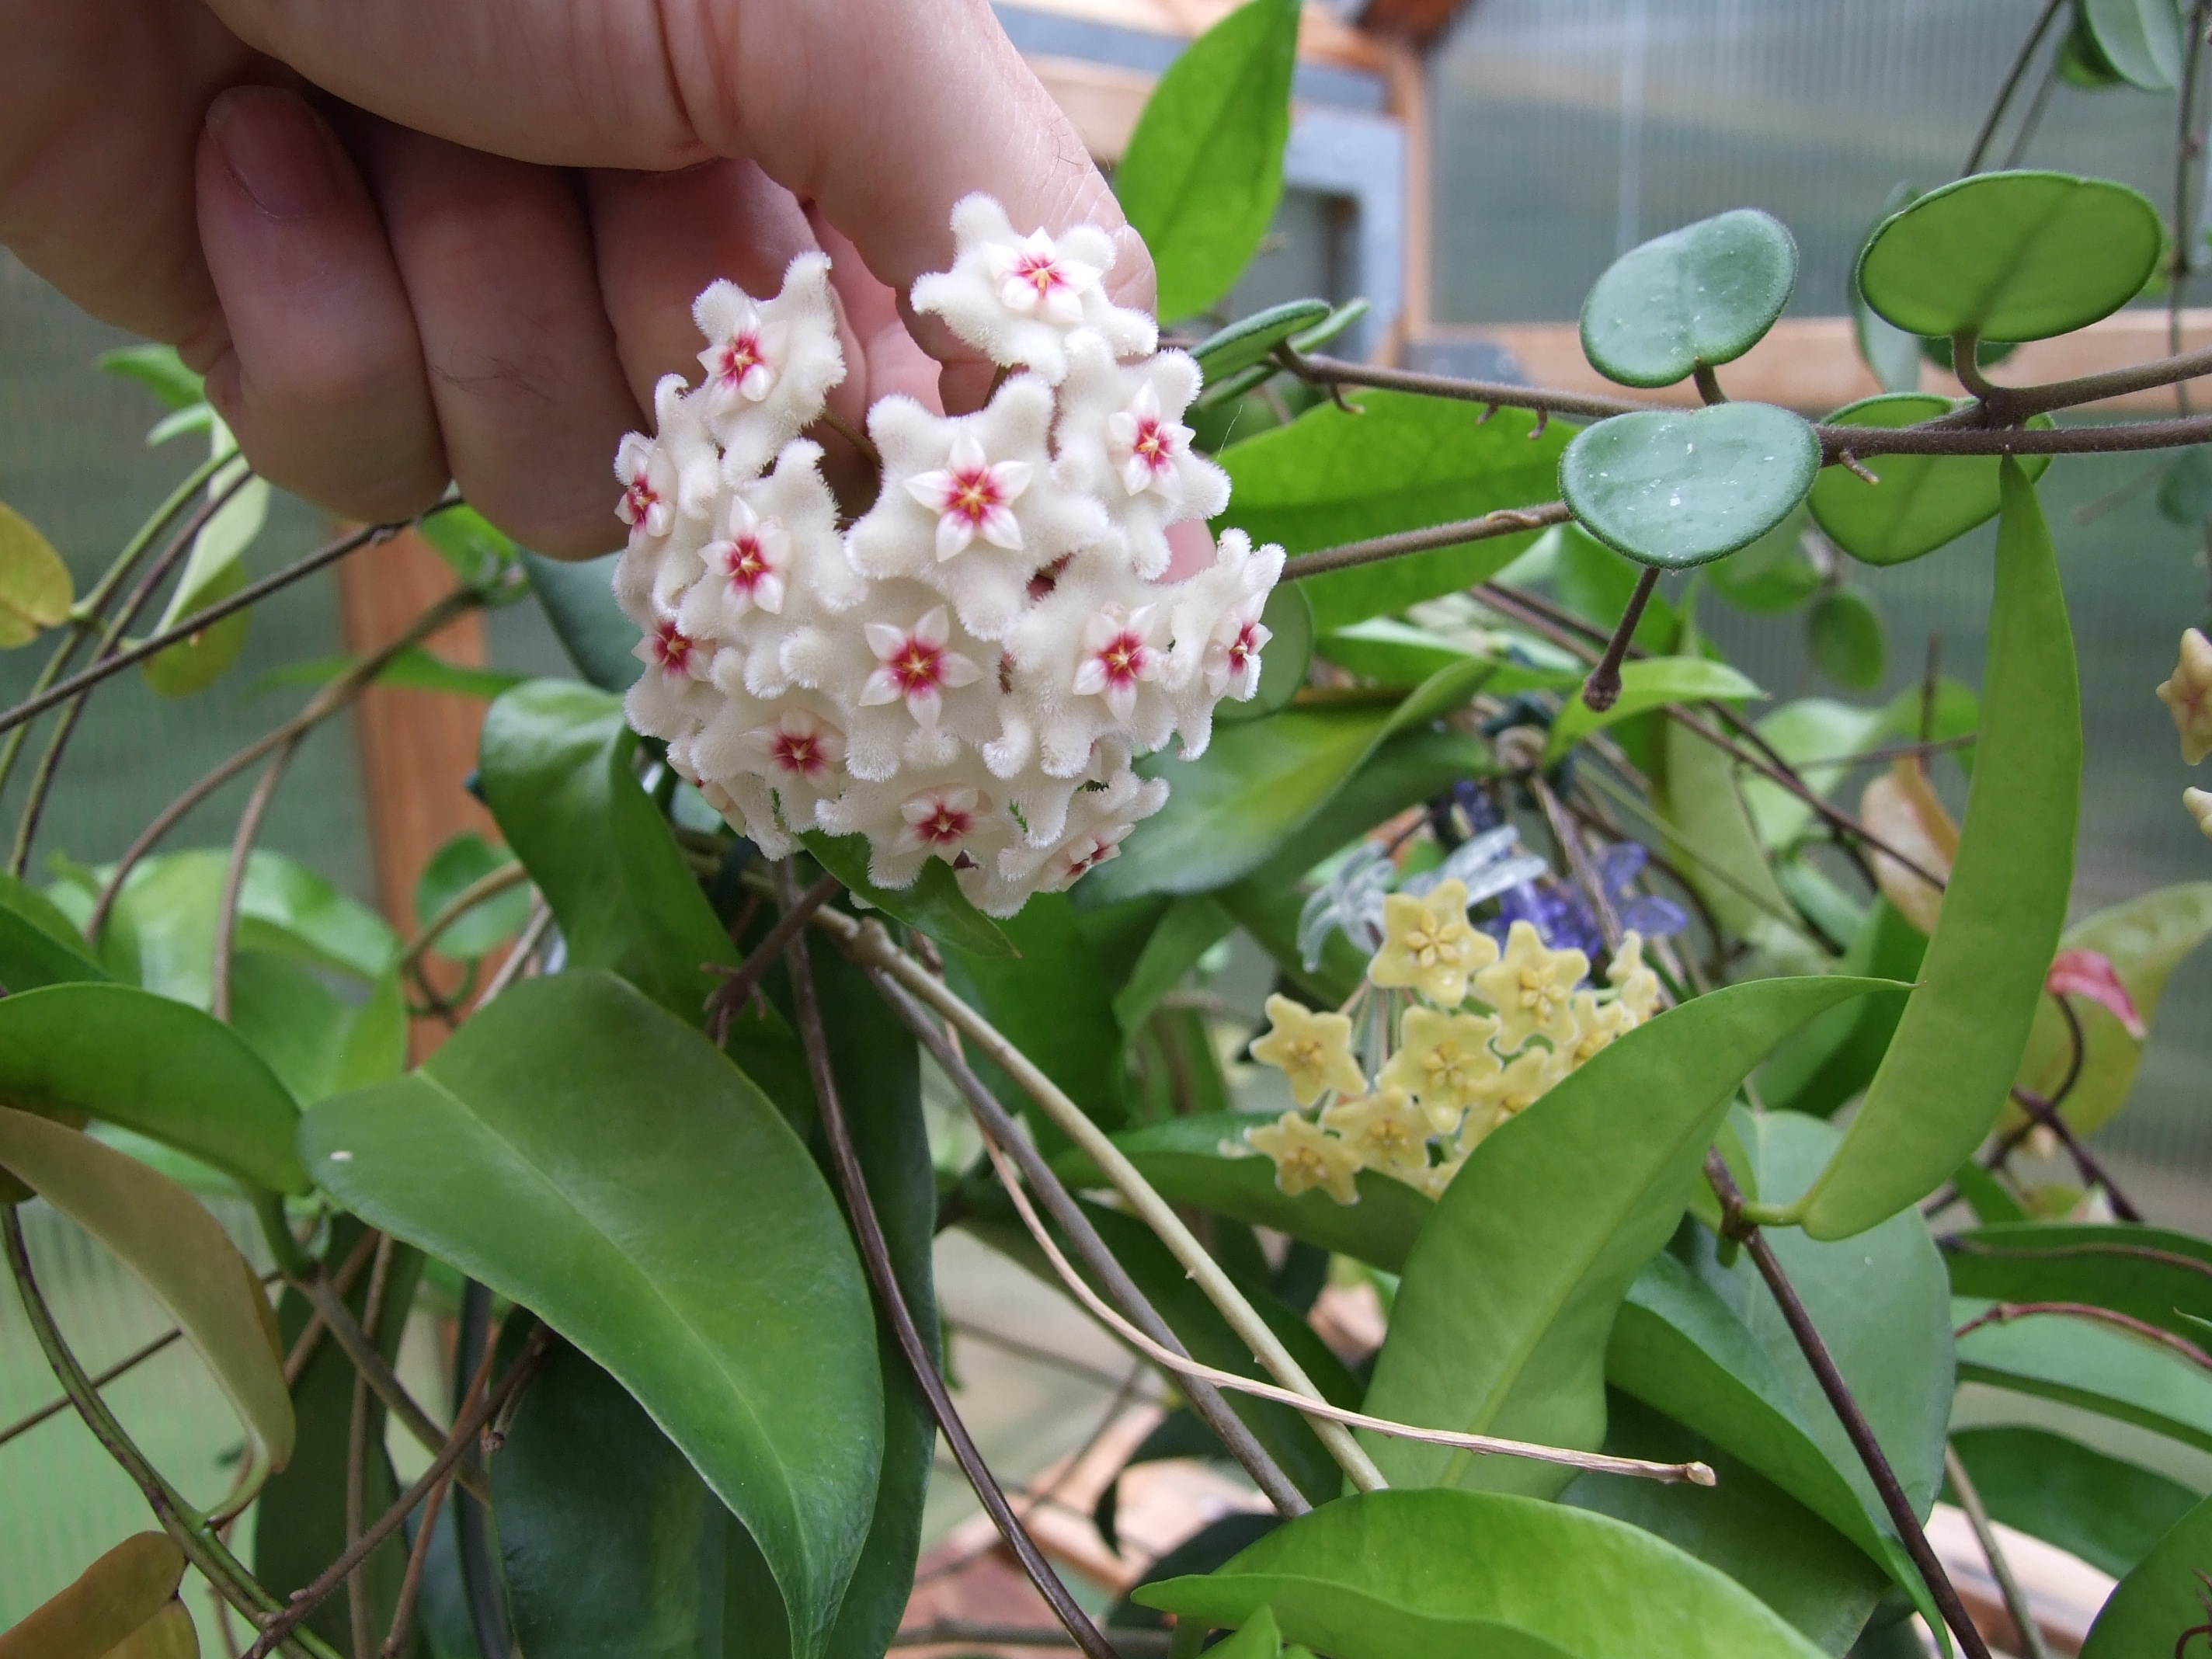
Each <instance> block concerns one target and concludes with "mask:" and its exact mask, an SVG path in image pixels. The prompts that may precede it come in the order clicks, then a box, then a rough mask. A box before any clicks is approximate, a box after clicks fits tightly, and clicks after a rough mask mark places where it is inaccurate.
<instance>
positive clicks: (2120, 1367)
mask: <svg viewBox="0 0 2212 1659" xmlns="http://www.w3.org/2000/svg"><path fill="white" fill-rule="evenodd" d="M1988 1306H1989V1304H1986V1303H1984V1302H1982V1301H1979V1300H1978V1299H1969V1298H1964V1297H1962V1298H1960V1300H1959V1301H1957V1302H1956V1303H1954V1304H1953V1312H1954V1314H1955V1316H1957V1317H1958V1318H1959V1320H1960V1322H1962V1323H1963V1322H1965V1321H1966V1320H1968V1319H1971V1318H1972V1317H1974V1316H1977V1315H1979V1314H1981V1313H1983V1312H1984V1311H1986V1310H1987V1308H1988ZM1959 1380H1960V1382H1961V1383H1989V1384H1990V1386H1992V1387H1994V1388H2000V1389H2011V1390H2012V1391H2014V1392H2015V1393H2016V1394H2026V1395H2035V1396H2037V1397H2038V1398H2040V1399H2044V1400H2056V1401H2059V1402H2061V1403H2062V1404H2064V1405H2069V1406H2078V1407H2081V1409H2082V1410H2084V1411H2090V1412H2095V1413H2098V1414H2100V1416H2104V1417H2110V1418H2114V1419H2118V1421H2120V1422H2123V1423H2134V1424H2136V1425H2139V1426H2141V1427H2142V1428H2146V1429H2154V1430H2156V1431H2158V1432H2159V1433H2160V1434H2165V1435H2171V1436H2172V1437H2173V1438H2175V1439H2176V1440H2179V1441H2181V1442H2183V1443H2185V1444H2187V1445H2191V1446H2197V1447H2201V1448H2203V1449H2206V1450H2212V1375H2208V1374H2207V1373H2206V1372H2205V1371H2204V1370H2203V1368H2201V1367H2200V1366H2198V1365H2197V1364H2196V1363H2195V1362H2194V1361H2193V1360H2190V1359H2187V1358H2184V1357H2183V1356H2182V1355H2180V1354H2179V1353H2176V1352H2174V1351H2173V1350H2172V1349H2171V1348H2168V1347H2165V1346H2161V1345H2160V1344H2159V1343H2156V1342H2154V1341H2152V1340H2149V1339H2148V1338H2146V1337H2142V1336H2137V1335H2136V1334H2134V1333H2133V1332H2131V1331H2127V1330H2123V1329H2121V1328H2118V1327H2117V1326H2114V1325H2110V1324H2106V1323H2105V1322H2101V1321H2098V1320H2091V1319H2081V1318H2078V1317H2075V1316H2073V1315H2070V1314H2029V1315H2027V1316H2023V1317H2021V1318H2018V1319H2012V1320H2008V1321H2006V1322H2002V1323H1999V1324H1990V1325H1984V1326H1983V1327H1982V1328H1980V1329H1978V1330H1974V1331H1969V1332H1968V1333H1967V1334H1966V1335H1965V1336H1963V1337H1961V1338H1960V1340H1959Z"/></svg>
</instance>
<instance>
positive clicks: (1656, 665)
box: [1544, 657, 1766, 766]
mask: <svg viewBox="0 0 2212 1659" xmlns="http://www.w3.org/2000/svg"><path fill="white" fill-rule="evenodd" d="M1765 695H1766V694H1765V692H1764V691H1762V690H1759V688H1758V687H1757V686H1756V685H1754V684H1752V682H1751V681H1749V680H1748V679H1747V678H1744V676H1743V675H1742V674H1741V673H1740V672H1739V671H1736V670H1735V669H1733V668H1731V667H1729V665H1727V664H1726V663H1724V662H1715V661H1714V660H1713V659H1711V658H1710V657H1645V658H1643V659H1640V660H1638V661H1636V662H1628V663H1623V664H1622V665H1620V697H1619V698H1618V699H1617V700H1616V701H1615V702H1613V707H1612V708H1607V709H1605V710H1603V711H1602V712H1601V711H1600V710H1598V709H1595V708H1591V707H1590V706H1589V704H1588V703H1586V702H1583V700H1582V699H1581V698H1580V697H1574V698H1571V699H1569V700H1568V702H1566V703H1565V705H1563V706H1562V707H1561V708H1560V710H1559V719H1557V720H1554V721H1553V722H1552V735H1551V737H1550V738H1549V739H1548V740H1547V742H1546V744H1545V745H1544V764H1545V765H1547V766H1553V765H1557V764H1558V763H1559V761H1561V760H1562V759H1564V758H1565V756H1566V754H1567V751H1568V750H1571V749H1572V748H1573V747H1574V746H1575V745H1576V744H1578V743H1580V742H1582V741H1583V738H1587V737H1589V735H1590V734H1591V733H1592V732H1601V731H1603V730H1604V729H1605V728H1606V727H1607V726H1614V725H1618V724H1619V723H1620V721H1622V720H1633V719H1634V718H1635V717H1636V716H1637V715H1638V714H1650V712H1651V711H1652V710H1653V709H1655V708H1666V707H1667V705H1668V704H1669V703H1675V702H1689V703H1697V702H1711V701H1714V700H1717V699H1726V700H1729V701H1740V700H1748V699H1751V698H1754V697H1764V696H1765Z"/></svg>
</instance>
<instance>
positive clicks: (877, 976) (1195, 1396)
mask: <svg viewBox="0 0 2212 1659" xmlns="http://www.w3.org/2000/svg"><path fill="white" fill-rule="evenodd" d="M866 972H867V975H868V980H869V982H870V983H871V984H872V985H873V986H874V987H876V990H877V993H878V994H879V995H881V996H882V998H883V999H884V1002H885V1003H887V1004H888V1005H889V1006H890V1010H891V1012H893V1013H894V1014H896V1015H897V1016H898V1018H899V1021H900V1023H901V1024H903V1025H904V1026H905V1027H906V1028H907V1029H908V1030H909V1031H911V1032H913V1033H914V1035H915V1039H916V1040H917V1041H918V1042H921V1045H922V1047H923V1048H927V1049H928V1050H929V1054H930V1057H931V1058H932V1059H933V1060H936V1062H937V1064H938V1068H939V1070H940V1071H942V1072H943V1073H945V1076H946V1077H947V1078H948V1079H951V1083H952V1086H953V1087H954V1088H956V1089H957V1090H958V1091H960V1096H961V1098H962V1099H963V1100H965V1101H966V1102H967V1103H968V1109H969V1113H970V1114H971V1115H973V1116H974V1117H975V1123H976V1127H978V1128H980V1129H981V1130H982V1132H983V1135H984V1138H985V1139H987V1140H988V1141H990V1142H992V1143H993V1144H994V1145H995V1146H998V1147H999V1149H1000V1151H1002V1152H1006V1154H1007V1155H1008V1156H1010V1157H1011V1158H1013V1160H1014V1162H1015V1164H1016V1165H1017V1166H1018V1168H1019V1169H1020V1170H1021V1172H1022V1175H1023V1176H1024V1178H1025V1179H1026V1180H1027V1181H1028V1182H1030V1185H1031V1186H1032V1187H1034V1188H1036V1192H1037V1196H1038V1198H1039V1199H1040V1200H1042V1203H1043V1204H1044V1206H1045V1208H1046V1209H1047V1210H1048V1211H1049V1212H1051V1215H1052V1218H1053V1220H1054V1221H1055V1222H1056V1223H1058V1224H1059V1226H1060V1231H1061V1232H1063V1233H1064V1234H1066V1236H1067V1239H1068V1242H1069V1243H1071V1244H1073V1246H1074V1247H1075V1253H1076V1254H1077V1255H1079V1256H1080V1257H1082V1259H1083V1264H1084V1266H1085V1267H1088V1268H1090V1269H1091V1272H1092V1273H1094V1274H1096V1275H1097V1279H1098V1282H1099V1283H1100V1284H1102V1285H1104V1286H1105V1287H1106V1293H1107V1294H1108V1295H1109V1296H1110V1297H1113V1298H1114V1300H1115V1302H1116V1303H1118V1304H1121V1311H1122V1312H1124V1313H1126V1314H1127V1315H1128V1316H1129V1318H1130V1319H1131V1320H1132V1321H1133V1322H1134V1323H1135V1324H1136V1326H1137V1328H1139V1330H1141V1331H1143V1332H1144V1333H1145V1334H1146V1335H1147V1336H1149V1337H1150V1338H1152V1340H1153V1341H1155V1342H1157V1343H1159V1344H1160V1345H1161V1346H1163V1347H1165V1348H1168V1349H1170V1350H1171V1351H1172V1352H1175V1353H1176V1354H1178V1355H1180V1356H1181V1357H1182V1358H1186V1359H1188V1358H1189V1357H1190V1356H1189V1351H1188V1349H1186V1348H1184V1347H1183V1346H1182V1343H1181V1342H1180V1341H1178V1340H1176V1334H1175V1333H1174V1332H1173V1331H1171V1330H1170V1329H1169V1328H1168V1324H1167V1322H1166V1321H1165V1320H1164V1319H1162V1318H1161V1317H1160V1316H1159V1312H1158V1310H1157V1309H1155V1308H1154V1307H1153V1306H1152V1304H1151V1302H1150V1301H1148V1300H1147V1299H1146V1296H1145V1293H1144V1291H1142V1290H1140V1289H1139V1288H1138V1285H1137V1281H1136V1280H1135V1279H1132V1278H1130V1277H1129V1273H1128V1270H1127V1268H1125V1267H1122V1265H1121V1262H1120V1261H1118V1260H1117V1259H1116V1258H1115V1255H1114V1253H1113V1252H1112V1251H1111V1250H1109V1249H1107V1248H1106V1241H1105V1240H1104V1239H1103V1238H1101V1237H1098V1230H1097V1228H1096V1227H1094V1226H1092V1225H1091V1221H1090V1218H1088V1217H1086V1216H1085V1214H1084V1213H1083V1210H1082V1206H1080V1205H1079V1204H1077V1203H1076V1201H1075V1198H1074V1195H1073V1194H1071V1193H1070V1192H1069V1191H1068V1190H1067V1188H1066V1185H1065V1184H1063V1183H1062V1182H1061V1181H1060V1177H1059V1176H1056V1175H1054V1173H1053V1170H1052V1166H1051V1165H1050V1164H1048V1163H1047V1162H1046V1161H1045V1159H1044V1158H1043V1156H1042V1154H1041V1153H1040V1152H1038V1151H1037V1149H1036V1146H1034V1145H1033V1144H1031V1142H1030V1140H1029V1139H1028V1138H1027V1137H1026V1136H1024V1134H1023V1133H1021V1130H1020V1127H1019V1126H1018V1125H1017V1124H1016V1123H1015V1121H1014V1119H1013V1115H1012V1113H1010V1112H1008V1111H1007V1110H1006V1108H1005V1107H1004V1106H1002V1105H1000V1103H999V1099H998V1097H997V1096H995V1095H994V1094H993V1093H992V1092H991V1091H990V1090H989V1089H987V1088H986V1087H985V1086H984V1085H983V1080H982V1079H981V1078H979V1077H977V1076H976V1075H975V1068H974V1067H972V1066H969V1064H968V1062H967V1061H966V1060H964V1059H963V1058H962V1057H961V1054H960V1053H959V1051H958V1050H957V1048H954V1047H953V1046H952V1040H951V1037H950V1036H947V1035H946V1034H945V1027H944V1026H943V1025H942V1024H939V1022H938V1021H936V1020H934V1019H932V1018H930V1017H929V1012H928V1011H927V1009H925V1008H924V1007H923V1006H921V1004H920V1003H918V1002H916V1001H915V1000H914V999H913V998H912V997H911V996H909V995H908V994H907V993H906V992H905V991H904V990H903V989H902V988H901V987H900V986H899V984H898V981H896V980H894V979H893V978H891V976H890V975H889V974H887V973H885V972H884V970H883V969H880V968H876V967H870V968H868V969H867V970H866ZM1180 1386H1181V1387H1182V1392H1183V1397H1184V1399H1186V1400H1187V1401H1189V1402H1190V1407H1191V1409H1192V1410H1193V1411H1194V1412H1195V1413H1197V1414H1198V1416H1199V1418H1200V1419H1201V1420H1202V1421H1203V1422H1204V1423H1205V1424H1206V1427H1208V1428H1209V1429H1212V1431H1213V1432H1214V1434H1215V1435H1216V1436H1217V1437H1219V1439H1220V1441H1221V1443H1222V1444H1223V1445H1224V1446H1225V1447H1226V1448H1227V1449H1228V1450H1229V1455H1231V1457H1233V1458H1235V1459H1236V1460H1237V1462H1238V1463H1239V1464H1240V1465H1241V1466H1242V1467H1243V1469H1244V1472H1245V1473H1246V1474H1249V1475H1250V1476H1251V1477H1252V1483H1253V1485H1255V1486H1258V1487H1259V1488H1260V1490H1261V1492H1262V1493H1263V1494H1264V1495H1265V1496H1266V1498H1267V1501H1268V1502H1269V1503H1270V1504H1273V1505H1274V1506H1275V1510H1276V1512H1277V1513H1278V1514H1279V1515H1283V1516H1299V1515H1304V1514H1305V1513H1306V1511H1307V1510H1310V1508H1312V1505H1311V1504H1308V1503H1307V1502H1306V1500H1305V1497H1304V1494H1303V1493H1301V1492H1299V1491H1298V1489H1297V1486H1296V1485H1294V1484H1293V1483H1292V1481H1291V1478H1290V1476H1288V1475H1287V1474H1284V1473H1283V1470H1282V1468H1281V1466H1280V1465H1279V1464H1278V1463H1277V1462H1275V1460H1274V1459H1273V1457H1272V1456H1270V1455H1268V1453H1267V1448H1266V1447H1264V1446H1262V1445H1261V1443H1259V1441H1258V1440H1257V1439H1255V1438H1254V1437H1253V1434H1252V1431H1251V1430H1250V1429H1249V1428H1247V1427H1246V1426H1245V1425H1244V1422H1243V1419H1241V1418H1239V1417H1238V1416H1237V1414H1236V1413H1235V1412H1234V1411H1232V1410H1231V1409H1230V1406H1229V1402H1228V1401H1225V1400H1224V1399H1223V1398H1222V1397H1221V1390H1220V1389H1217V1388H1215V1387H1214V1386H1213V1384H1212V1383H1209V1382H1206V1380H1204V1379H1203V1378H1196V1377H1194V1378H1191V1379H1189V1380H1188V1381H1185V1382H1182V1383H1181V1384H1180Z"/></svg>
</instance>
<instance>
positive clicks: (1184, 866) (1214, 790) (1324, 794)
mask: <svg viewBox="0 0 2212 1659" xmlns="http://www.w3.org/2000/svg"><path fill="white" fill-rule="evenodd" d="M1489 672H1490V665H1489V664H1488V663H1486V662H1484V661H1482V660H1481V659H1479V658H1470V659H1468V660H1467V661H1465V662H1463V663H1460V664H1457V665H1454V666H1453V667H1450V668H1448V669H1445V670H1443V671H1441V672H1439V673H1437V674H1435V675H1432V676H1431V678H1429V679H1428V680H1426V681H1425V682H1424V683H1423V684H1421V685H1419V686H1418V687H1416V688H1415V689H1414V690H1413V692H1412V693H1411V694H1410V695H1408V696H1407V698H1406V699H1405V700H1404V701H1403V702H1401V703H1400V704H1399V705H1398V706H1397V707H1396V708H1395V709H1393V708H1376V707H1355V708H1291V709H1288V710H1286V711H1285V712H1284V713H1282V714H1273V715H1270V716H1269V717H1267V719H1265V720H1249V721H1246V722H1244V723H1243V724H1242V725H1235V726H1223V727H1222V728H1220V729H1219V730H1218V731H1217V732H1215V733H1214V734H1213V742H1212V744H1211V746H1209V747H1208V748H1207V750H1206V753H1205V755H1204V756H1202V757H1200V758H1199V759H1197V760H1195V761H1185V760H1183V759H1182V758H1180V757H1176V756H1173V755H1170V754H1168V753H1166V752H1165V751H1163V752H1162V753H1160V754H1158V755H1153V756H1150V757H1146V759H1145V760H1144V761H1143V762H1140V763H1139V770H1140V771H1143V772H1145V773H1146V774H1147V775H1152V776H1158V777H1164V778H1166V779H1167V780H1169V787H1170V791H1171V793H1170V794H1169V796H1168V800H1167V805H1165V806H1164V807H1162V808H1161V809H1160V810H1159V811H1158V813H1156V814H1155V815H1153V816H1152V817H1149V818H1147V819H1146V820H1145V821H1144V822H1143V823H1139V825H1138V826H1137V827H1136V829H1134V830H1133V832H1132V833H1131V834H1130V836H1129V838H1128V839H1127V841H1125V842H1122V843H1121V857H1119V858H1117V859H1115V860H1114V861H1113V862H1112V863H1110V864H1107V865H1103V866H1101V867H1100V868H1099V870H1098V872H1097V873H1096V874H1095V875H1092V876H1091V877H1088V878H1085V888H1086V889H1087V890H1088V892H1089V894H1090V896H1091V902H1112V901H1114V900H1117V899H1127V898H1135V897H1137V896H1140V895H1142V894H1146V893H1197V892H1204V891H1206V890H1208V889H1210V888H1214V887H1218V886H1221V885H1223V884H1225V883H1228V882H1231V881H1235V880H1236V879H1237V878H1239V877H1240V876H1243V875H1246V874H1248V873H1249V872H1251V871H1252V870H1254V869H1255V868H1256V867H1257V866H1260V865H1261V864H1262V863H1264V862H1265V861H1266V860H1267V859H1268V858H1270V857H1271V856H1272V855H1273V854H1274V853H1275V852H1276V851H1277V850H1278V849H1279V848H1281V847H1282V846H1283V844H1284V843H1285V842H1287V841H1288V840H1289V839H1290V838H1291V836H1292V835H1293V834H1295V833H1296V832H1297V830H1298V829H1299V828H1300V827H1301V826H1302V825H1304V823H1307V822H1308V820H1310V819H1311V818H1312V817H1314V816H1315V814H1316V813H1317V812H1319V811H1321V810H1322V806H1323V805H1325V804H1326V803H1327V802H1328V799H1329V798H1330V797H1331V796H1333V795H1334V794H1335V793H1336V792H1337V791H1338V790H1339V789H1340V788H1342V787H1344V784H1345V783H1346V781H1347V780H1348V779H1350V778H1351V777H1352V775H1353V774H1355V773H1356V772H1358V769H1360V767H1361V766H1362V765H1363V764H1364V763H1365V762H1366V760H1367V759H1368V757H1370V756H1371V755H1373V754H1374V753H1375V752H1376V749H1377V747H1378V746H1379V745H1380V744H1383V741H1384V740H1385V739H1387V738H1390V737H1392V736H1394V735H1395V734H1396V733H1398V732H1402V731H1407V730H1409V729H1411V728H1413V727H1416V726H1422V725H1424V724H1425V723H1426V722H1428V721H1430V720H1435V719H1436V718H1437V717H1438V716H1440V715H1442V714H1447V713H1449V712H1450V711H1451V710H1452V709H1454V708H1458V707H1459V706H1461V705H1462V704H1463V703H1465V702H1466V701H1467V700H1468V698H1469V697H1471V696H1474V691H1475V689H1476V688H1477V687H1478V686H1480V684H1482V682H1483V680H1484V679H1485V678H1486V677H1487V675H1488V674H1489Z"/></svg>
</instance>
